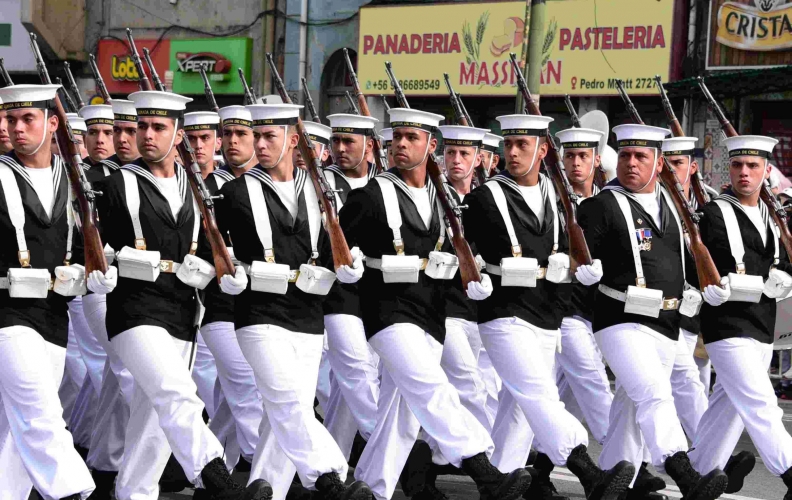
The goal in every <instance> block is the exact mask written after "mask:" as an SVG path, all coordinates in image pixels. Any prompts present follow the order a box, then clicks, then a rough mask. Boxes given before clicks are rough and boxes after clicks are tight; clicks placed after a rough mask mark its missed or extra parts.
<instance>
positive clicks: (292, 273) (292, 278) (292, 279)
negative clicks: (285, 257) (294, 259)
mask: <svg viewBox="0 0 792 500" xmlns="http://www.w3.org/2000/svg"><path fill="white" fill-rule="evenodd" d="M239 265H240V266H242V269H244V271H245V274H247V275H248V276H250V264H245V263H244V262H240V263H239ZM299 277H300V271H299V270H298V269H289V283H296V282H297V278H299Z"/></svg>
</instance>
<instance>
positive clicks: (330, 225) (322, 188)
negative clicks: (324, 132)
mask: <svg viewBox="0 0 792 500" xmlns="http://www.w3.org/2000/svg"><path fill="white" fill-rule="evenodd" d="M267 64H269V67H270V71H271V72H272V78H273V80H274V83H275V88H277V89H278V94H280V96H281V99H282V100H283V102H284V103H286V104H292V100H291V97H289V93H288V92H287V91H286V86H285V85H284V84H283V80H281V77H280V73H278V68H277V67H276V66H275V61H274V60H273V59H272V54H267ZM295 128H296V129H297V134H298V135H299V137H300V146H299V147H300V154H302V157H303V158H305V163H306V166H307V170H308V174H309V175H310V176H311V182H312V184H313V186H314V189H315V190H316V197H317V198H318V200H319V204H320V206H321V208H322V211H323V212H324V214H325V224H324V227H325V230H326V231H327V235H328V236H329V237H330V247H331V249H332V251H333V265H334V266H335V267H334V268H335V269H338V268H339V267H341V266H351V265H352V254H351V253H350V252H349V245H348V244H347V241H346V237H345V236H344V232H343V230H342V229H341V224H339V222H338V213H337V211H336V205H335V201H336V200H335V193H334V192H333V190H332V188H331V187H330V185H329V184H328V183H327V179H325V177H324V175H323V174H322V162H321V160H319V158H318V157H317V156H316V150H315V149H314V146H313V142H312V141H311V137H310V136H309V135H308V132H307V131H306V130H305V125H304V124H303V121H302V120H301V119H300V118H299V117H298V118H297V124H296V125H295Z"/></svg>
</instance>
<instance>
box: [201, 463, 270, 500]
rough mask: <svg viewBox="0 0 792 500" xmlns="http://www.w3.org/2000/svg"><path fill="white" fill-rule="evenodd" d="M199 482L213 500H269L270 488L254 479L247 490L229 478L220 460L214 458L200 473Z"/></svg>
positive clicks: (261, 480) (266, 483)
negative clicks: (201, 482)
mask: <svg viewBox="0 0 792 500" xmlns="http://www.w3.org/2000/svg"><path fill="white" fill-rule="evenodd" d="M201 481H203V486H204V488H205V489H206V493H207V494H208V495H209V498H211V499H213V500H271V499H272V486H270V485H269V483H268V482H266V481H265V480H263V479H256V480H255V481H253V482H252V483H250V485H249V486H248V487H247V488H243V487H242V486H240V485H238V484H237V483H236V481H234V480H233V479H232V478H231V474H229V473H228V469H226V465H225V462H223V459H222V458H215V459H214V460H212V461H211V462H209V463H208V464H206V467H204V468H203V470H202V471H201Z"/></svg>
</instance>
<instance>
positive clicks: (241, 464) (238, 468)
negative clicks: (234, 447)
mask: <svg viewBox="0 0 792 500" xmlns="http://www.w3.org/2000/svg"><path fill="white" fill-rule="evenodd" d="M251 468H253V464H252V463H251V462H249V461H248V459H246V458H245V457H243V456H241V455H240V457H239V461H238V462H237V464H236V465H235V466H234V472H250V469H251Z"/></svg>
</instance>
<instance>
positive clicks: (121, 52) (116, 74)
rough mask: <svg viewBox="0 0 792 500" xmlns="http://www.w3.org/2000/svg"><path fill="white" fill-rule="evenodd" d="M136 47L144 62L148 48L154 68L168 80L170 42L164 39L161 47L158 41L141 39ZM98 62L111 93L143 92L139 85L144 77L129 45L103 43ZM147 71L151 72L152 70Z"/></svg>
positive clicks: (104, 41) (110, 41) (98, 54)
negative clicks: (138, 68)
mask: <svg viewBox="0 0 792 500" xmlns="http://www.w3.org/2000/svg"><path fill="white" fill-rule="evenodd" d="M135 45H136V46H137V49H138V53H139V54H140V57H141V59H142V58H143V49H144V48H146V49H149V50H150V51H151V60H152V61H153V62H154V67H155V68H156V70H157V73H158V74H159V75H160V78H161V79H163V80H165V79H166V76H167V75H166V73H167V72H168V57H169V55H170V40H162V41H160V42H159V44H157V40H156V39H151V40H145V39H141V40H135ZM155 47H156V48H155ZM96 63H97V65H98V66H99V72H100V73H101V74H102V78H103V79H104V82H105V85H106V86H107V90H108V92H110V93H111V94H131V93H132V92H136V91H138V90H140V87H139V85H138V80H140V77H139V75H138V72H137V68H135V63H134V62H132V56H131V54H130V53H129V48H128V46H127V44H126V43H124V42H121V41H119V40H101V41H100V42H99V47H98V49H97V54H96ZM143 64H144V65H145V64H146V63H145V62H144V63H143ZM146 70H147V71H148V68H147V69H146Z"/></svg>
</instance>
